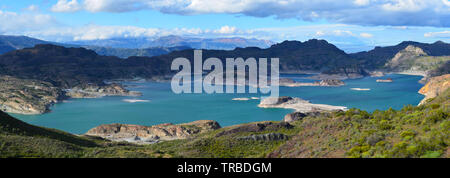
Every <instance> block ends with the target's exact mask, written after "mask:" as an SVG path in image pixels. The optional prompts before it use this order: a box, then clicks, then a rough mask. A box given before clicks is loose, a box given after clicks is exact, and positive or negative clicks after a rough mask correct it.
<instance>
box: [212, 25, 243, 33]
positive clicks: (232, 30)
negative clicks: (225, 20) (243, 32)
mask: <svg viewBox="0 0 450 178" xmlns="http://www.w3.org/2000/svg"><path fill="white" fill-rule="evenodd" d="M237 31H238V29H237V28H236V27H230V26H228V25H226V26H223V27H221V28H220V29H218V30H215V31H214V32H215V33H220V34H233V33H236V32H237Z"/></svg>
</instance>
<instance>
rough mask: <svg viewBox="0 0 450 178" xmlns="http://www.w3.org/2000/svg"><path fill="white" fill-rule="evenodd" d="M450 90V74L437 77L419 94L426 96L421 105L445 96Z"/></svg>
mask: <svg viewBox="0 0 450 178" xmlns="http://www.w3.org/2000/svg"><path fill="white" fill-rule="evenodd" d="M449 88H450V74H446V75H442V76H437V77H433V78H431V79H430V80H429V81H428V83H427V84H425V86H423V87H422V88H421V89H420V90H419V93H420V94H422V95H425V98H424V99H423V100H422V101H421V102H420V104H421V105H422V104H425V103H427V102H430V100H432V99H433V98H435V97H437V96H440V95H443V94H444V93H445V92H446V91H447V90H448V89H449Z"/></svg>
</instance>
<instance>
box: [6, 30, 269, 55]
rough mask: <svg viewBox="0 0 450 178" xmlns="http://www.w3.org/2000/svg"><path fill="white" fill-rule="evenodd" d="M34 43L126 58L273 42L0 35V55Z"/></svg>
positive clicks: (262, 46)
mask: <svg viewBox="0 0 450 178" xmlns="http://www.w3.org/2000/svg"><path fill="white" fill-rule="evenodd" d="M37 44H54V45H58V46H64V47H83V48H86V49H91V50H94V51H95V52H96V53H97V54H100V55H105V56H117V57H120V58H127V57H130V56H147V57H152V56H158V55H163V54H167V53H170V52H172V51H175V50H184V49H191V48H196V49H227V50H232V49H234V48H236V47H249V46H257V47H261V48H267V47H270V45H272V44H273V42H271V41H267V40H257V39H244V38H216V39H202V38H183V37H179V36H166V37H161V38H158V39H156V40H153V41H152V40H150V39H146V38H116V39H107V40H91V41H73V42H67V43H57V42H50V41H44V40H39V39H35V38H30V37H26V36H6V35H0V54H3V53H6V52H9V51H13V50H18V49H23V48H31V47H34V46H35V45H37Z"/></svg>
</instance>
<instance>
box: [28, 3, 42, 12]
mask: <svg viewBox="0 0 450 178" xmlns="http://www.w3.org/2000/svg"><path fill="white" fill-rule="evenodd" d="M25 10H27V11H38V10H39V6H37V5H34V4H33V5H30V6H28V7H27V8H25Z"/></svg>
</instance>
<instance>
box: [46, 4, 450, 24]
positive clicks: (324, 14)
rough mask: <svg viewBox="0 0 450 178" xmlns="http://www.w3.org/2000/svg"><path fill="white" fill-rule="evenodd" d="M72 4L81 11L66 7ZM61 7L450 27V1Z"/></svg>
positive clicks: (105, 10)
mask: <svg viewBox="0 0 450 178" xmlns="http://www.w3.org/2000/svg"><path fill="white" fill-rule="evenodd" d="M81 1H82V3H81ZM70 3H72V4H79V5H80V6H82V8H80V9H78V8H76V7H77V6H75V5H73V6H67V4H70ZM58 4H61V6H62V7H72V8H62V9H69V10H59V12H73V11H75V10H87V11H90V12H128V11H136V10H146V9H149V10H157V11H160V12H163V13H170V14H189V15H192V14H211V13H227V14H243V15H247V16H254V17H268V16H274V17H276V18H281V19H283V18H296V19H301V20H307V21H314V20H321V19H326V20H328V21H330V22H334V23H345V24H357V25H394V26H439V27H450V2H449V0H340V1H336V0H315V1H311V0H281V1H280V0H80V3H76V0H72V1H70V2H69V1H67V0H59V1H58V3H57V4H56V5H55V6H57V5H58ZM63 5H66V6H63ZM55 9H58V8H55Z"/></svg>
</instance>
